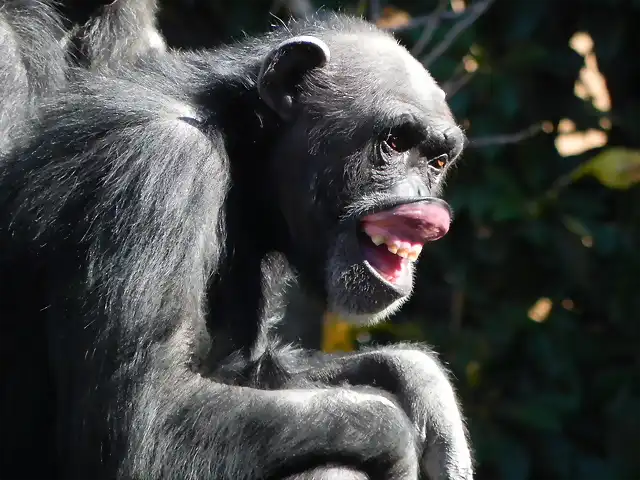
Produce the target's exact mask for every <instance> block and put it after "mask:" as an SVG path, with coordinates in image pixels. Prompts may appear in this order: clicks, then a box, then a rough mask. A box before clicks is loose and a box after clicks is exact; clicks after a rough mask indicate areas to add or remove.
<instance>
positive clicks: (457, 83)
mask: <svg viewBox="0 0 640 480" xmlns="http://www.w3.org/2000/svg"><path fill="white" fill-rule="evenodd" d="M476 72H477V70H476V71H475V72H464V73H463V74H462V75H458V77H457V78H455V79H453V78H452V79H450V80H448V81H446V82H445V83H443V84H442V89H443V90H444V92H445V93H446V94H447V97H448V98H451V97H453V96H454V95H455V94H456V93H458V91H459V90H460V89H462V87H464V86H465V85H466V84H467V83H469V81H470V80H471V79H472V78H473V77H475V75H476Z"/></svg>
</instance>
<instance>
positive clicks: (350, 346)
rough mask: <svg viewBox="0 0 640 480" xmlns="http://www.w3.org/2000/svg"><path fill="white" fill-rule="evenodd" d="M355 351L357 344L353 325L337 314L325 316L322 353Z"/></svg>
mask: <svg viewBox="0 0 640 480" xmlns="http://www.w3.org/2000/svg"><path fill="white" fill-rule="evenodd" d="M354 350H355V342H354V338H353V330H352V327H351V325H350V324H349V323H347V322H346V321H345V320H343V319H341V318H340V317H339V316H337V315H335V314H331V313H327V314H325V319H324V322H323V335H322V351H324V352H326V353H333V352H352V351H354Z"/></svg>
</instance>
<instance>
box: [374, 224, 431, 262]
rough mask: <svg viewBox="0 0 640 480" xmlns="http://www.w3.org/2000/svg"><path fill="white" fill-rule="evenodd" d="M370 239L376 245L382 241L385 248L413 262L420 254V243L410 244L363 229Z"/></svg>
mask: <svg viewBox="0 0 640 480" xmlns="http://www.w3.org/2000/svg"><path fill="white" fill-rule="evenodd" d="M365 233H367V235H368V236H369V238H371V241H372V242H373V243H374V244H376V245H382V244H383V243H384V244H386V245H387V250H389V251H390V252H391V253H394V254H396V255H398V256H400V257H402V258H406V259H408V260H411V261H412V262H415V261H416V260H417V259H418V257H419V256H420V252H422V245H420V244H413V245H412V244H410V243H409V242H402V241H400V240H396V239H389V238H385V237H383V236H382V235H370V234H369V233H368V232H366V231H365Z"/></svg>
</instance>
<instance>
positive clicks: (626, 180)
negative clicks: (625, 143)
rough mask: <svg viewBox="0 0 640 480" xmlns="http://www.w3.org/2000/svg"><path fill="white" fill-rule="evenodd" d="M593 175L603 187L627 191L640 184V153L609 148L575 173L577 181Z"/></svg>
mask: <svg viewBox="0 0 640 480" xmlns="http://www.w3.org/2000/svg"><path fill="white" fill-rule="evenodd" d="M585 175H591V176H593V177H595V178H597V179H598V181H600V183H602V184H603V185H605V186H607V187H609V188H615V189H627V188H629V187H631V186H632V185H635V184H636V183H639V182H640V151H638V150H630V149H627V148H620V147H617V148H609V149H606V150H604V151H603V152H601V153H599V154H598V155H595V156H594V157H593V158H592V159H591V160H589V161H588V162H586V163H584V164H583V165H581V166H580V167H579V168H578V169H576V170H575V171H574V172H573V175H572V177H573V179H574V180H577V179H579V178H581V177H583V176H585Z"/></svg>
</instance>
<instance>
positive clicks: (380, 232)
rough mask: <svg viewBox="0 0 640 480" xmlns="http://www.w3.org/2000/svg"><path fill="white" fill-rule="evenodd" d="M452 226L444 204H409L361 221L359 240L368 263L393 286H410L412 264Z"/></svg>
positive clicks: (433, 202)
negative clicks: (423, 249) (428, 245)
mask: <svg viewBox="0 0 640 480" xmlns="http://www.w3.org/2000/svg"><path fill="white" fill-rule="evenodd" d="M450 223H451V211H450V210H449V208H447V206H446V204H445V203H444V202H440V201H433V200H425V201H419V202H414V203H405V204H402V205H400V206H396V207H393V208H390V209H387V210H384V211H381V212H376V213H373V214H371V215H367V216H365V217H363V218H361V220H360V229H359V230H360V232H359V235H358V240H359V244H360V248H361V250H362V253H363V256H364V260H365V264H367V265H368V266H369V267H370V268H371V269H372V270H373V271H374V272H375V273H377V276H379V277H380V278H381V279H383V280H384V281H386V282H387V283H389V284H391V285H392V286H397V287H400V286H406V285H407V284H408V285H409V286H410V285H411V283H412V281H413V278H412V272H413V268H412V264H413V263H414V262H416V261H417V260H418V257H419V256H420V253H421V252H422V248H423V246H424V244H425V243H427V242H433V241H435V240H438V239H439V238H442V237H443V236H444V235H445V234H446V233H447V232H448V231H449V225H450Z"/></svg>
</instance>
